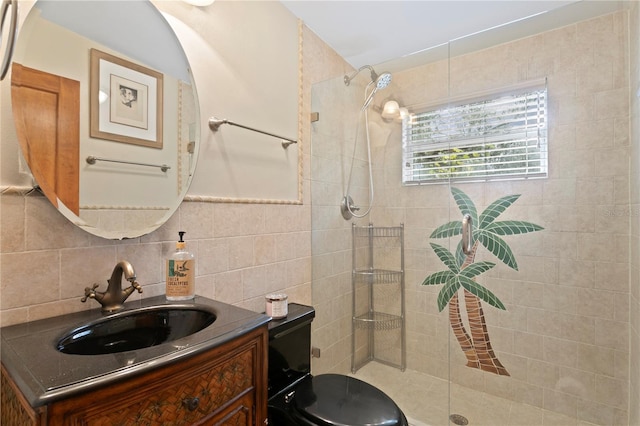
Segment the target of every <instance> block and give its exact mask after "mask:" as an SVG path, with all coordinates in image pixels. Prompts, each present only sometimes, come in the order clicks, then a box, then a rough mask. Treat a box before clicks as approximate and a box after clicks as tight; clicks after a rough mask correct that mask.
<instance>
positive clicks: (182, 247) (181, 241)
mask: <svg viewBox="0 0 640 426" xmlns="http://www.w3.org/2000/svg"><path fill="white" fill-rule="evenodd" d="M184 234H186V232H184V231H180V232H178V235H179V236H180V239H179V240H178V242H177V243H176V249H184V247H185V243H184V240H183V239H182V238H183V237H184Z"/></svg>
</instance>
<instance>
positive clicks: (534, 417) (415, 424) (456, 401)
mask: <svg viewBox="0 0 640 426" xmlns="http://www.w3.org/2000/svg"><path fill="white" fill-rule="evenodd" d="M352 376H354V377H356V378H358V379H360V380H364V381H365V382H368V383H371V384H372V385H374V386H376V387H378V388H380V389H381V390H382V391H383V392H385V393H386V394H387V395H389V396H390V397H391V398H392V399H393V400H394V401H395V402H396V403H397V404H398V406H400V408H401V409H402V411H404V413H405V415H406V416H407V419H408V420H409V423H410V425H411V426H441V425H454V423H453V422H451V423H450V422H449V414H450V413H449V401H448V392H449V385H448V383H447V381H446V380H443V379H439V378H437V377H433V376H429V375H427V374H424V373H421V372H418V371H414V370H408V369H407V370H405V371H404V372H401V371H400V370H398V369H396V368H393V367H389V366H387V365H384V364H380V363H376V362H370V363H368V364H367V365H365V366H364V367H362V368H361V369H360V370H358V371H357V372H356V374H352ZM451 397H452V401H451V407H450V408H451V412H452V413H456V414H460V415H462V416H464V417H465V418H466V419H468V421H469V426H595V425H593V424H592V423H588V422H584V421H580V420H576V419H574V418H571V417H568V416H565V415H562V414H559V413H556V412H553V411H548V410H543V409H541V408H537V407H533V406H530V405H526V404H521V403H517V402H513V401H509V400H507V399H504V398H500V397H497V396H493V395H488V394H486V393H484V392H480V391H475V390H472V389H469V388H466V387H464V386H460V385H456V384H452V385H451Z"/></svg>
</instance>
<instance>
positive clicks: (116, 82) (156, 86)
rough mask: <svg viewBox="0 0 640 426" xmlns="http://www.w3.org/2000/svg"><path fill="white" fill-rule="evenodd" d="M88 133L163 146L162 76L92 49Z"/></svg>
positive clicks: (118, 139) (152, 146) (143, 144)
mask: <svg viewBox="0 0 640 426" xmlns="http://www.w3.org/2000/svg"><path fill="white" fill-rule="evenodd" d="M90 69H91V71H90V72H91V76H90V90H91V92H90V99H89V102H90V116H91V122H90V135H91V137H93V138H99V139H107V140H112V141H116V142H123V143H129V144H134V145H142V146H147V147H151V148H158V149H161V148H162V93H163V92H162V88H163V75H162V74H161V73H159V72H157V71H154V70H152V69H150V68H146V67H144V66H142V65H139V64H135V63H133V62H130V61H127V60H125V59H123V58H119V57H117V56H114V55H110V54H108V53H105V52H102V51H99V50H97V49H91V68H90Z"/></svg>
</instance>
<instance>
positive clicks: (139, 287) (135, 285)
mask: <svg viewBox="0 0 640 426" xmlns="http://www.w3.org/2000/svg"><path fill="white" fill-rule="evenodd" d="M131 287H133V288H135V289H136V290H138V293H142V286H140V284H138V282H137V281H133V282H132V283H131Z"/></svg>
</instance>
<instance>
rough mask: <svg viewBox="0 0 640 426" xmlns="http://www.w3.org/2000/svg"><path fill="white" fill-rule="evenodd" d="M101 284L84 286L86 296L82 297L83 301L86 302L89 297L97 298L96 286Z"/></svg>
mask: <svg viewBox="0 0 640 426" xmlns="http://www.w3.org/2000/svg"><path fill="white" fill-rule="evenodd" d="M99 285H100V284H94V285H93V286H92V287H91V288H89V287H85V288H84V297H83V298H82V299H80V301H81V302H83V303H84V302H86V301H87V299H95V298H96V288H98V286H99Z"/></svg>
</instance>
